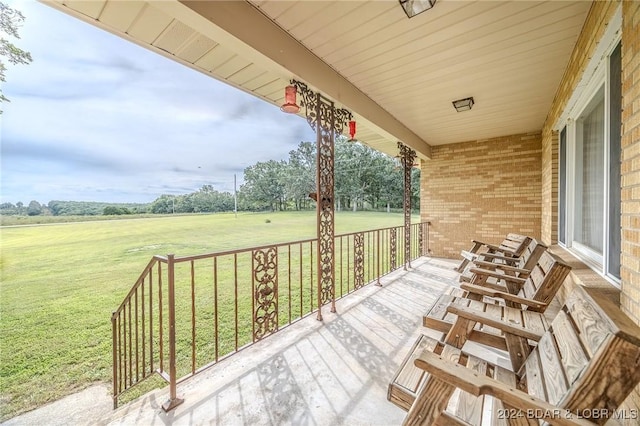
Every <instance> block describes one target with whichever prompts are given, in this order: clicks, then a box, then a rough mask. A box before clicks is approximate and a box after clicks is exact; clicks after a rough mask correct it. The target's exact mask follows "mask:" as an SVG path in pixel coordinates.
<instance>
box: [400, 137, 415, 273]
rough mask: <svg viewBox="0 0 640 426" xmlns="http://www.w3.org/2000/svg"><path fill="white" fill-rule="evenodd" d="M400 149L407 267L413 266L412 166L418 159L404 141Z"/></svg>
mask: <svg viewBox="0 0 640 426" xmlns="http://www.w3.org/2000/svg"><path fill="white" fill-rule="evenodd" d="M398 149H399V150H400V161H401V162H402V168H403V171H404V194H403V198H404V203H403V207H404V261H405V269H406V265H407V264H409V266H411V264H410V259H411V168H412V167H413V162H414V161H415V159H416V152H415V151H414V150H412V149H411V148H409V147H408V146H406V145H404V144H403V143H402V142H398Z"/></svg>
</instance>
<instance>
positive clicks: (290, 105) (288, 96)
mask: <svg viewBox="0 0 640 426" xmlns="http://www.w3.org/2000/svg"><path fill="white" fill-rule="evenodd" d="M296 92H297V89H296V86H287V87H285V88H284V105H282V106H281V107H280V110H281V111H282V112H286V113H288V114H296V113H297V112H298V111H300V106H298V104H297V103H296Z"/></svg>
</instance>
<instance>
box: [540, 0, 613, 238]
mask: <svg viewBox="0 0 640 426" xmlns="http://www.w3.org/2000/svg"><path fill="white" fill-rule="evenodd" d="M618 4H619V3H618V2H615V1H613V2H609V1H596V2H593V4H592V5H591V9H590V10H589V14H588V16H587V18H586V20H585V23H584V26H583V28H582V32H581V33H580V36H579V37H578V40H577V41H576V45H575V47H574V49H573V52H572V53H571V58H570V59H569V64H568V65H567V69H566V70H565V72H564V75H563V77H562V81H561V82H560V86H559V87H558V91H557V92H556V95H555V97H554V99H553V103H552V104H551V108H550V110H549V113H548V114H547V119H546V120H545V123H544V126H543V128H542V135H543V138H542V152H543V165H542V167H543V175H542V197H543V198H542V225H543V228H542V230H541V234H542V241H544V242H545V243H546V244H555V243H557V242H558V229H557V224H558V216H557V215H558V208H557V201H558V173H557V171H558V137H557V134H556V132H554V131H552V129H551V127H552V126H553V125H554V124H555V122H556V120H557V119H558V117H559V116H560V114H562V111H564V109H565V108H566V106H567V102H568V101H569V98H570V97H571V95H572V94H573V92H574V91H575V89H576V86H577V85H578V82H579V81H580V78H582V74H583V72H584V70H585V68H586V67H587V64H588V63H589V60H590V59H591V56H592V54H593V51H594V50H595V48H596V46H597V44H598V41H599V40H600V39H601V38H602V35H603V34H604V31H605V29H606V27H607V23H608V22H609V21H610V20H611V17H612V15H613V14H614V12H615V10H616V8H617V6H618ZM550 161H551V164H549V162H550Z"/></svg>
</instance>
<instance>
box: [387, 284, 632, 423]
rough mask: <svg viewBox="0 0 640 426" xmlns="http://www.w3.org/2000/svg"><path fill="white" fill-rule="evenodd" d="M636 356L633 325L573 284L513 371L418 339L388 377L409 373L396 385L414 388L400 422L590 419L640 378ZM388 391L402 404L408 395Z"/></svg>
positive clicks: (602, 417) (607, 412) (606, 412)
mask: <svg viewBox="0 0 640 426" xmlns="http://www.w3.org/2000/svg"><path fill="white" fill-rule="evenodd" d="M450 336H451V335H449V336H447V338H449V337H450ZM409 360H411V361H409ZM639 360H640V327H638V325H636V324H634V323H633V322H632V321H631V320H630V319H629V318H628V317H627V316H626V315H624V314H623V313H622V311H620V309H619V308H618V307H617V306H616V305H614V304H613V303H612V302H611V301H609V300H608V299H607V298H606V297H605V296H603V295H602V294H598V292H597V290H593V289H585V288H582V287H578V288H576V289H575V290H574V291H573V293H572V294H571V295H570V296H569V298H568V299H567V302H566V304H565V305H564V306H563V308H562V310H561V311H560V312H559V313H558V315H557V316H556V318H555V319H554V320H553V322H552V323H551V325H550V327H549V329H548V330H547V331H545V332H544V333H543V335H542V336H541V337H540V339H539V343H538V345H537V347H536V348H535V349H534V350H533V351H532V352H531V353H530V355H529V356H528V357H527V359H526V361H525V362H524V364H523V367H522V368H521V369H520V370H519V371H517V373H514V372H512V371H510V370H508V369H505V368H502V367H500V366H497V365H495V364H492V363H490V362H487V361H485V360H483V359H480V358H478V357H475V356H473V355H470V354H468V353H466V352H465V351H462V350H461V349H459V348H456V347H455V346H453V345H450V344H448V343H445V342H440V341H437V340H435V339H432V338H429V337H421V338H420V339H419V341H418V343H417V344H416V345H415V346H414V348H413V352H412V353H411V354H409V356H408V357H407V362H405V363H403V367H404V370H405V371H401V372H400V373H401V374H400V375H396V378H394V380H398V379H400V378H404V379H406V378H410V380H409V381H408V382H404V383H398V384H397V386H396V389H400V386H404V385H407V386H406V387H405V389H411V390H414V392H413V399H414V401H413V403H411V404H410V409H409V413H408V415H407V417H406V419H405V422H404V424H405V425H431V424H436V425H445V424H446V425H450V424H464V425H469V424H480V423H485V422H487V423H489V424H518V425H519V424H527V425H528V424H536V425H537V424H539V423H538V421H539V420H545V421H548V422H550V423H552V424H561V425H565V424H566V425H576V424H582V425H585V424H590V425H592V424H593V423H596V424H603V423H605V422H606V421H608V420H609V419H610V418H612V417H613V416H614V415H615V414H616V412H615V410H616V408H617V407H619V406H620V404H621V403H622V402H623V401H624V400H625V399H626V397H627V396H628V395H629V394H630V393H631V391H632V390H633V389H634V388H635V387H636V386H637V385H638V383H640V362H639ZM410 363H413V368H414V369H415V370H414V371H408V370H407V368H409V367H410ZM396 392H397V391H393V392H392V391H391V389H390V394H391V393H393V398H394V400H395V401H397V400H399V399H401V400H402V401H404V403H403V408H406V406H407V405H408V404H409V400H410V399H411V395H408V394H405V395H403V396H402V397H399V396H398V395H396V394H395V393H396ZM390 396H391V395H390ZM390 399H391V398H390ZM395 401H394V402H395ZM401 406H402V405H401ZM585 417H586V418H588V419H586V418H585ZM592 422H593V423H592Z"/></svg>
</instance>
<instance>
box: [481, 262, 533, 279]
mask: <svg viewBox="0 0 640 426" xmlns="http://www.w3.org/2000/svg"><path fill="white" fill-rule="evenodd" d="M473 263H474V265H476V266H480V267H484V268H485V269H488V268H495V269H500V270H502V271H505V272H513V273H518V274H527V275H528V274H530V273H531V271H530V270H529V269H522V268H516V267H514V266H509V265H502V264H500V263H492V262H485V261H483V260H476V261H474V262H473ZM488 270H490V269H488Z"/></svg>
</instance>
